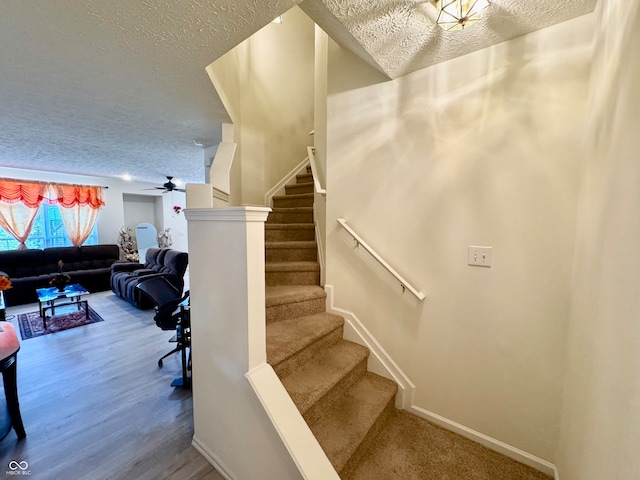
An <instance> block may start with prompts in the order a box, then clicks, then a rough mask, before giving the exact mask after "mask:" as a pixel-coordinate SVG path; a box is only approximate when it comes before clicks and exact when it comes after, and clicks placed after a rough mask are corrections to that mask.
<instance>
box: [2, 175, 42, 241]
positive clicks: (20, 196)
mask: <svg viewBox="0 0 640 480" xmlns="http://www.w3.org/2000/svg"><path fill="white" fill-rule="evenodd" d="M46 188H47V185H46V184H45V183H38V182H20V181H19V180H10V179H5V178H3V179H0V227H2V228H4V229H5V230H6V231H7V232H9V234H10V235H11V236H12V237H13V238H15V239H16V240H18V242H20V246H19V247H18V249H19V250H22V249H25V248H27V245H26V241H27V238H29V235H30V234H31V228H32V227H33V221H34V220H35V218H36V215H37V213H38V208H39V207H40V203H41V202H42V199H43V198H44V194H45V190H46Z"/></svg>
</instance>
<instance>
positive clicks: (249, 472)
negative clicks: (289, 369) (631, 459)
mask: <svg viewBox="0 0 640 480" xmlns="http://www.w3.org/2000/svg"><path fill="white" fill-rule="evenodd" d="M269 211H270V209H269V208H264V207H230V208H194V209H190V208H188V209H186V210H185V217H186V218H187V221H188V231H189V265H190V266H189V276H190V291H191V328H192V361H193V371H192V375H193V419H194V438H193V445H194V447H196V449H198V450H199V451H200V452H201V453H202V454H203V455H204V456H205V457H206V458H207V459H208V460H209V461H210V462H211V463H212V464H213V465H214V466H215V467H216V469H217V470H219V471H220V472H221V473H222V474H223V475H224V476H226V477H227V478H246V479H253V478H256V479H258V478H283V479H287V478H300V474H299V471H298V469H297V467H296V466H295V464H294V463H293V461H292V460H291V457H290V455H289V453H288V452H287V450H286V448H285V447H284V445H283V444H282V441H281V440H280V438H279V436H278V434H277V432H276V430H275V428H274V427H273V425H272V423H271V421H270V420H269V418H268V416H267V415H266V413H265V412H264V409H263V407H262V406H261V404H260V402H259V400H258V399H257V398H256V396H255V393H254V391H253V389H252V388H251V385H250V384H249V382H248V380H247V379H246V377H245V374H246V373H247V372H248V371H249V370H251V369H253V368H255V367H257V366H259V365H263V364H264V363H265V362H266V348H265V345H266V333H265V329H266V324H265V270H264V222H265V221H266V219H267V215H268V213H269ZM247 455H251V458H252V460H251V462H247V461H246V459H247Z"/></svg>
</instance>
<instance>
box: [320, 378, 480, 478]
mask: <svg viewBox="0 0 640 480" xmlns="http://www.w3.org/2000/svg"><path fill="white" fill-rule="evenodd" d="M397 390H398V386H397V385H396V384H395V383H394V382H392V381H391V380H388V379H386V378H384V377H381V376H379V375H376V374H374V373H370V372H367V373H366V374H365V375H363V376H362V377H361V378H360V379H359V380H358V381H356V382H355V383H354V384H353V385H352V386H351V387H350V388H349V389H348V390H347V391H346V392H345V393H344V394H343V395H342V397H341V398H340V399H339V400H338V401H336V402H334V404H333V405H332V407H331V409H330V410H329V411H327V412H325V414H324V415H323V416H321V417H320V418H319V419H318V420H317V421H316V422H314V423H312V424H311V425H310V427H311V430H312V431H313V433H314V435H315V437H316V438H317V440H318V442H319V443H320V445H321V446H322V448H323V450H324V451H325V453H326V454H327V457H328V458H329V460H330V461H331V463H332V465H333V466H334V468H335V469H336V471H338V472H340V471H341V470H342V469H343V468H344V467H345V465H346V464H347V462H349V460H350V459H352V456H354V454H355V453H356V451H357V450H358V448H359V447H360V446H361V444H365V443H366V444H369V442H371V441H373V439H372V438H367V435H368V434H369V433H370V432H371V433H372V434H373V435H375V433H377V431H378V430H379V428H380V427H382V423H380V424H378V425H376V422H378V420H379V419H381V417H382V419H385V418H384V415H383V413H384V412H385V409H389V410H390V409H391V407H392V405H393V402H394V398H395V394H396V392H397ZM374 427H377V428H374ZM369 478H376V479H378V478H380V477H378V476H373V477H369ZM395 478H398V479H399V478H402V479H404V478H405V477H402V476H398V477H395ZM424 478H431V477H424ZM443 478H444V477H443ZM460 478H463V477H460ZM465 478H467V477H465ZM468 478H472V477H468Z"/></svg>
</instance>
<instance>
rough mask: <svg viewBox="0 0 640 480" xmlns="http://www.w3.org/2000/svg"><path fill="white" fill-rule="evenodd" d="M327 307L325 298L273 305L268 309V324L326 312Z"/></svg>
mask: <svg viewBox="0 0 640 480" xmlns="http://www.w3.org/2000/svg"><path fill="white" fill-rule="evenodd" d="M326 305H327V301H326V298H325V297H321V298H313V299H310V300H303V301H301V302H293V303H285V304H283V305H273V306H270V307H267V323H269V322H277V321H280V320H289V319H290V318H296V317H304V316H306V315H315V314H316V313H322V312H324V311H325V310H326Z"/></svg>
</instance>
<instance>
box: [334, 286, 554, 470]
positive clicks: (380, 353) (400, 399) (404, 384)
mask: <svg viewBox="0 0 640 480" xmlns="http://www.w3.org/2000/svg"><path fill="white" fill-rule="evenodd" d="M324 288H325V290H326V291H327V311H328V312H330V313H335V314H336V315H340V316H342V317H343V318H344V319H345V333H344V338H345V339H347V340H350V341H352V342H355V343H359V344H360V345H364V346H365V347H367V348H369V350H370V351H371V355H370V356H369V364H368V368H369V370H370V371H372V372H373V373H377V374H378V375H381V376H383V377H385V378H388V379H390V380H393V381H395V382H396V383H397V384H398V396H397V397H396V407H398V408H402V409H404V410H407V411H409V412H411V413H413V414H414V415H417V416H419V417H421V418H424V419H426V420H429V421H430V422H431V423H434V424H436V425H438V426H440V427H442V428H444V429H446V430H449V431H451V432H454V433H457V434H458V435H461V436H463V437H465V438H468V439H470V440H473V441H474V442H477V443H479V444H481V445H484V446H485V447H487V448H489V449H490V450H493V451H494V452H498V453H501V454H502V455H505V456H507V457H509V458H511V459H513V460H516V461H518V462H520V463H524V464H525V465H528V466H530V467H531V468H535V469H536V470H539V471H541V472H543V473H545V474H547V475H551V476H553V477H554V479H555V480H559V479H560V476H559V474H558V471H557V469H556V466H555V465H554V464H552V463H550V462H548V461H546V460H543V459H542V458H539V457H536V456H535V455H531V454H530V453H527V452H525V451H524V450H520V449H519V448H516V447H513V446H511V445H508V444H506V443H504V442H501V441H500V440H497V439H495V438H492V437H490V436H488V435H485V434H483V433H480V432H477V431H475V430H473V429H471V428H469V427H465V426H464V425H461V424H459V423H457V422H454V421H453V420H449V419H448V418H445V417H443V416H441V415H438V414H437V413H433V412H430V411H428V410H425V409H424V408H421V407H418V406H416V405H414V403H413V401H414V396H415V389H416V387H415V385H414V384H413V382H411V380H410V379H409V378H408V377H407V376H406V375H405V374H404V372H403V371H402V369H401V368H400V367H399V366H398V365H397V364H396V363H395V362H394V361H393V359H392V358H391V357H390V356H389V354H388V353H387V352H386V351H385V350H384V348H382V346H381V345H380V344H379V343H378V341H377V340H376V339H375V338H374V337H373V335H371V332H369V330H367V328H366V327H365V326H364V325H363V324H362V322H361V321H360V319H358V317H357V316H356V315H355V314H354V313H353V312H350V311H348V310H344V309H341V308H337V307H335V306H334V292H333V285H325V287H324Z"/></svg>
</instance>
